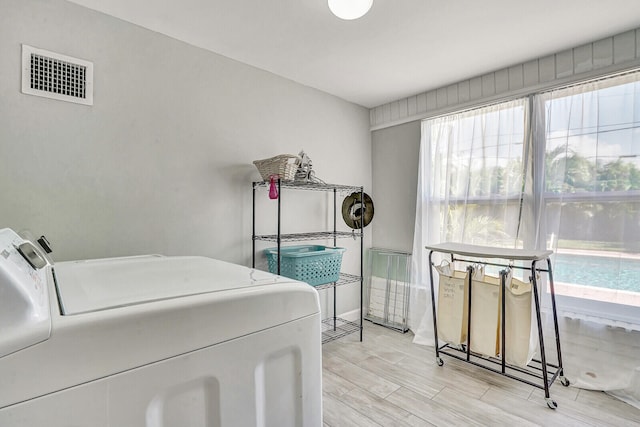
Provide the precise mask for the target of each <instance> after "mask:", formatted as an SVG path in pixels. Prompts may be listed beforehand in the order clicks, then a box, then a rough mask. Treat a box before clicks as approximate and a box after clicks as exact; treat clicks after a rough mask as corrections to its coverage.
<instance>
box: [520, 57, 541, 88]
mask: <svg viewBox="0 0 640 427" xmlns="http://www.w3.org/2000/svg"><path fill="white" fill-rule="evenodd" d="M522 72H523V85H524V87H529V86H535V85H537V84H538V83H540V63H539V61H538V60H535V61H529V62H525V63H524V64H523V65H522Z"/></svg>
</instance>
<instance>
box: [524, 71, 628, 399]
mask: <svg viewBox="0 0 640 427" xmlns="http://www.w3.org/2000/svg"><path fill="white" fill-rule="evenodd" d="M639 80H640V73H633V74H628V75H624V76H618V77H615V78H609V79H606V80H601V81H598V82H592V83H588V84H580V85H576V86H574V87H570V88H566V89H561V90H556V91H552V92H548V93H544V94H541V95H538V96H536V97H535V109H534V110H535V117H536V119H535V123H536V125H535V128H534V134H535V135H536V141H535V142H534V144H535V147H536V159H537V163H538V165H540V166H543V167H544V173H539V174H537V175H536V176H537V181H536V183H535V188H536V189H537V191H536V196H537V197H538V204H537V206H538V209H539V214H538V218H539V219H540V235H539V236H540V238H539V241H540V242H542V243H544V244H546V246H547V248H549V249H553V250H554V252H555V255H554V257H553V269H554V279H555V280H554V283H555V290H556V300H557V303H558V309H559V314H560V315H561V317H560V321H561V339H562V345H563V356H564V357H563V359H564V366H565V371H566V373H567V376H568V378H569V379H570V380H571V381H572V382H573V383H574V384H575V385H576V386H578V387H583V388H589V389H596V390H605V391H607V392H609V393H610V394H613V395H616V396H617V397H620V398H622V399H623V400H626V401H628V402H629V403H631V404H633V405H635V406H638V407H640V332H638V329H640V81H639ZM538 169H539V170H540V169H542V168H538Z"/></svg>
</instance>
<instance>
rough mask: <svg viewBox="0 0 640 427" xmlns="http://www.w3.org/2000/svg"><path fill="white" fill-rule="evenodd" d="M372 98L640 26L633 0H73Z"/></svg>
mask: <svg viewBox="0 0 640 427" xmlns="http://www.w3.org/2000/svg"><path fill="white" fill-rule="evenodd" d="M72 1H73V2H74V3H78V4H81V5H84V6H86V7H89V8H91V9H95V10H98V11H101V12H104V13H107V14H109V15H113V16H115V17H118V18H121V19H123V20H126V21H129V22H132V23H134V24H137V25H140V26H142V27H145V28H149V29H151V30H154V31H157V32H159V33H163V34H166V35H168V36H171V37H174V38H176V39H179V40H182V41H185V42H187V43H189V44H192V45H194V46H198V47H201V48H204V49H208V50H210V51H213V52H216V53H219V54H222V55H224V56H227V57H229V58H233V59H235V60H238V61H240V62H243V63H246V64H250V65H253V66H255V67H258V68H261V69H264V70H267V71H270V72H272V73H274V74H277V75H280V76H283V77H285V78H288V79H291V80H294V81H296V82H299V83H302V84H304V85H307V86H311V87H314V88H317V89H319V90H322V91H324V92H328V93H331V94H333V95H336V96H338V97H340V98H343V99H346V100H348V101H351V102H354V103H356V104H360V105H363V106H365V107H375V106H378V105H381V104H384V103H387V102H390V101H393V100H396V99H400V98H404V97H406V96H410V95H415V94H418V93H421V92H425V91H427V90H430V89H434V88H438V87H442V86H446V85H448V84H451V83H455V82H458V81H460V80H464V79H467V78H471V77H474V76H478V75H481V74H484V73H487V72H490V71H494V70H497V69H501V68H504V67H507V66H510V65H514V64H518V63H522V62H525V61H528V60H531V59H535V58H538V57H541V56H545V55H548V54H551V53H555V52H558V51H561V50H564V49H567V48H570V47H574V46H578V45H581V44H584V43H587V42H591V41H595V40H598V39H601V38H604V37H608V36H611V35H615V34H618V33H622V32H624V31H626V30H630V29H634V28H638V27H640V0H374V4H373V7H372V8H371V11H370V12H369V13H368V14H367V15H365V16H364V17H363V18H361V19H358V20H355V21H342V20H340V19H338V18H336V17H334V16H333V15H332V14H331V13H330V12H329V9H328V7H327V1H326V0H251V1H249V0H181V1H175V0H72Z"/></svg>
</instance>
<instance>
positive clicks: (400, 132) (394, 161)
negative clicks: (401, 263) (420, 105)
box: [371, 121, 420, 252]
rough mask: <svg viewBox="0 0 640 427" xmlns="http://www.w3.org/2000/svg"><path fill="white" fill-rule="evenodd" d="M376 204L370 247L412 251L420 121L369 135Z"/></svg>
mask: <svg viewBox="0 0 640 427" xmlns="http://www.w3.org/2000/svg"><path fill="white" fill-rule="evenodd" d="M371 144H372V165H373V170H374V171H376V173H375V174H374V176H373V194H372V196H371V197H372V198H373V201H374V205H375V215H374V221H372V225H373V243H372V244H373V246H374V247H379V248H385V249H395V250H399V251H404V252H411V249H412V244H413V230H414V223H415V211H416V188H417V184H418V156H419V153H420V122H419V121H417V122H410V123H405V124H402V125H398V126H393V127H390V128H385V129H381V130H378V131H375V132H373V133H372V135H371Z"/></svg>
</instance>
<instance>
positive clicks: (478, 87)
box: [469, 77, 482, 100]
mask: <svg viewBox="0 0 640 427" xmlns="http://www.w3.org/2000/svg"><path fill="white" fill-rule="evenodd" d="M469 95H470V96H471V100H474V99H478V98H480V97H482V78H480V77H474V78H472V79H471V80H469Z"/></svg>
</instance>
